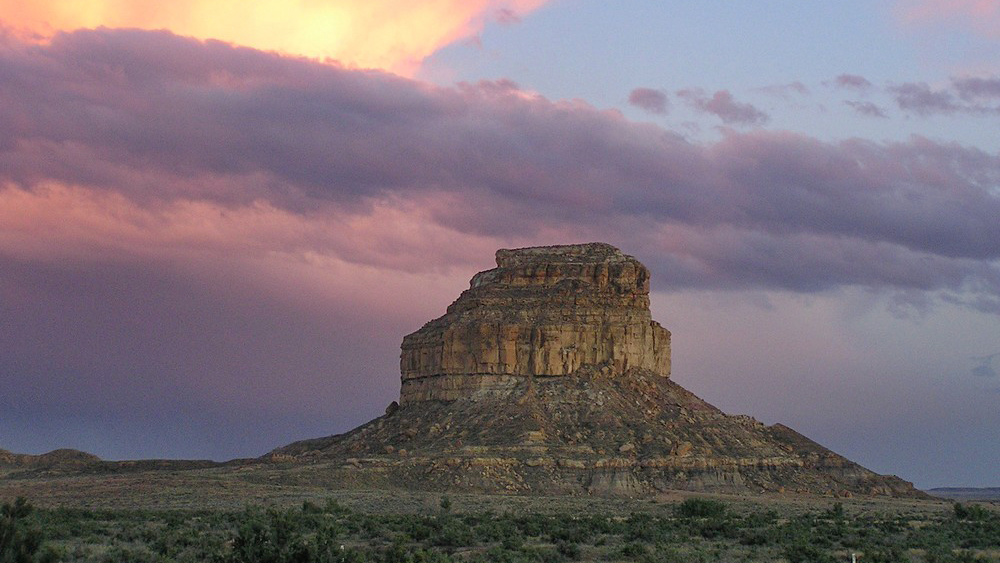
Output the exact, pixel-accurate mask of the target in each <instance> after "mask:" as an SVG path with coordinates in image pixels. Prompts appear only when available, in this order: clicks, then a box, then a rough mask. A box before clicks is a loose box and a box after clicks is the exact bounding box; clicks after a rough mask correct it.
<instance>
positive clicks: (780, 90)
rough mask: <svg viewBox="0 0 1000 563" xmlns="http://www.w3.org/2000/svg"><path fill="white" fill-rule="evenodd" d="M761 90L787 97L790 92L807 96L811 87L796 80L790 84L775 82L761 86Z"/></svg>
mask: <svg viewBox="0 0 1000 563" xmlns="http://www.w3.org/2000/svg"><path fill="white" fill-rule="evenodd" d="M760 91H761V92H766V93H768V94H771V95H772V96H778V97H781V98H787V97H788V96H789V95H790V94H798V95H800V96H807V95H808V94H809V87H808V86H806V85H805V84H803V83H801V82H799V81H798V80H796V81H794V82H789V83H788V84H774V85H771V86H765V87H763V88H761V89H760Z"/></svg>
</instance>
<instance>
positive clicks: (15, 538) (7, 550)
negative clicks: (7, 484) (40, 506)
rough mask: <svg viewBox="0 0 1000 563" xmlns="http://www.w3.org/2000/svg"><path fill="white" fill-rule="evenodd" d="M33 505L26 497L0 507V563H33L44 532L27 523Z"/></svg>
mask: <svg viewBox="0 0 1000 563" xmlns="http://www.w3.org/2000/svg"><path fill="white" fill-rule="evenodd" d="M32 510H34V509H33V507H32V506H31V505H30V504H28V501H27V500H25V499H24V497H18V499H17V500H15V501H14V504H9V503H4V505H3V506H2V507H0V563H32V562H34V561H36V556H37V555H38V554H39V550H40V548H41V547H42V533H41V531H39V530H38V529H37V528H35V527H33V526H30V525H29V524H28V523H27V518H28V515H29V514H31V512H32Z"/></svg>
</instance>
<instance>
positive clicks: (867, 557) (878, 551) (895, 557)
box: [864, 545, 910, 563]
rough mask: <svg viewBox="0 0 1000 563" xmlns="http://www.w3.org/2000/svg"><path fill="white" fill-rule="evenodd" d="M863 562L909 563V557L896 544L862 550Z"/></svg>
mask: <svg viewBox="0 0 1000 563" xmlns="http://www.w3.org/2000/svg"><path fill="white" fill-rule="evenodd" d="M864 561H865V563H909V561H910V558H909V556H907V555H906V553H905V552H904V551H903V549H902V548H901V547H900V546H898V545H888V546H882V547H876V548H872V549H866V550H864Z"/></svg>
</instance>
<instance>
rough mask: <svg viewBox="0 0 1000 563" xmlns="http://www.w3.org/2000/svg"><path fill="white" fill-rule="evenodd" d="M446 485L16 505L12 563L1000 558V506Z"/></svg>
mask: <svg viewBox="0 0 1000 563" xmlns="http://www.w3.org/2000/svg"><path fill="white" fill-rule="evenodd" d="M455 504H457V503H453V501H452V499H450V498H448V497H441V498H440V499H439V501H438V502H437V503H436V504H435V505H433V506H429V507H427V508H426V509H425V510H424V511H423V513H408V514H400V513H391V512H388V513H387V512H383V513H371V512H365V511H363V510H359V509H358V508H351V507H348V506H345V505H343V504H341V503H338V502H337V501H335V500H328V501H326V502H325V503H322V502H320V503H317V502H312V501H305V502H303V503H302V504H301V505H296V506H292V507H278V506H248V507H246V508H244V509H242V510H163V511H160V510H120V509H81V508H38V509H33V508H32V507H31V505H30V504H29V503H27V502H25V501H24V500H23V499H18V500H17V501H16V502H14V503H8V504H5V505H3V507H2V519H0V563H8V562H10V563H14V562H17V563H21V562H24V563H28V562H36V561H70V562H100V563H104V562H126V561H128V562H139V563H143V562H149V563H154V562H155V563H167V562H192V563H194V562H204V561H210V562H217V563H294V562H310V561H315V562H320V563H333V562H337V563H341V562H352V563H354V562H358V563H360V562H380V563H383V562H384V563H446V562H459V561H461V562H474V563H475V562H484V563H485V562H498V563H514V562H538V563H563V562H571V561H629V562H631V561H635V562H642V563H659V562H664V563H667V562H710V561H768V562H773V561H787V562H789V563H804V562H820V563H825V562H833V561H850V560H851V555H852V554H856V555H857V556H859V557H860V559H859V560H860V561H862V562H863V563H892V562H914V563H918V562H926V563H949V562H958V563H966V562H976V561H983V562H996V561H1000V512H998V511H996V509H995V508H992V507H986V506H983V505H979V504H960V503H957V504H955V505H954V506H953V507H952V510H949V511H947V512H944V511H940V510H938V511H926V512H923V513H912V512H910V513H902V512H899V513H895V514H890V513H879V512H876V511H874V510H871V511H866V510H857V509H855V508H853V507H852V508H851V509H850V510H845V508H844V506H843V505H842V504H839V503H836V504H832V505H830V506H828V507H826V508H822V509H820V508H812V509H808V508H807V509H803V510H799V511H791V512H790V511H784V512H785V513H784V514H783V513H781V512H782V511H779V510H776V509H769V508H760V507H758V508H756V509H748V508H747V507H746V506H743V505H736V504H731V503H728V502H723V501H720V500H716V499H713V498H707V497H691V498H688V499H686V500H684V501H683V502H677V503H670V504H662V503H644V502H642V501H635V502H634V503H633V505H632V508H633V509H634V510H633V511H624V512H621V513H608V512H607V511H593V512H584V511H576V512H573V513H568V512H551V511H543V512H534V513H533V512H530V511H518V512H516V513H514V512H501V513H494V512H488V511H475V512H464V511H462V510H461V509H459V508H456V506H455Z"/></svg>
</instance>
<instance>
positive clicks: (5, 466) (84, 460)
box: [0, 449, 246, 478]
mask: <svg viewBox="0 0 1000 563" xmlns="http://www.w3.org/2000/svg"><path fill="white" fill-rule="evenodd" d="M244 461H246V460H238V459H237V460H232V461H229V462H224V463H220V462H216V461H209V460H182V459H139V460H130V461H105V460H103V459H101V458H99V457H97V456H96V455H94V454H91V453H87V452H81V451H80V450H72V449H59V450H52V451H51V452H48V453H44V454H40V455H33V454H16V453H13V452H10V451H8V450H3V449H0V478H3V477H7V478H34V477H43V476H47V475H48V476H51V475H62V474H92V473H130V472H140V471H156V470H173V471H183V470H188V469H205V468H211V467H222V466H227V465H233V464H239V463H242V462H244Z"/></svg>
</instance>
